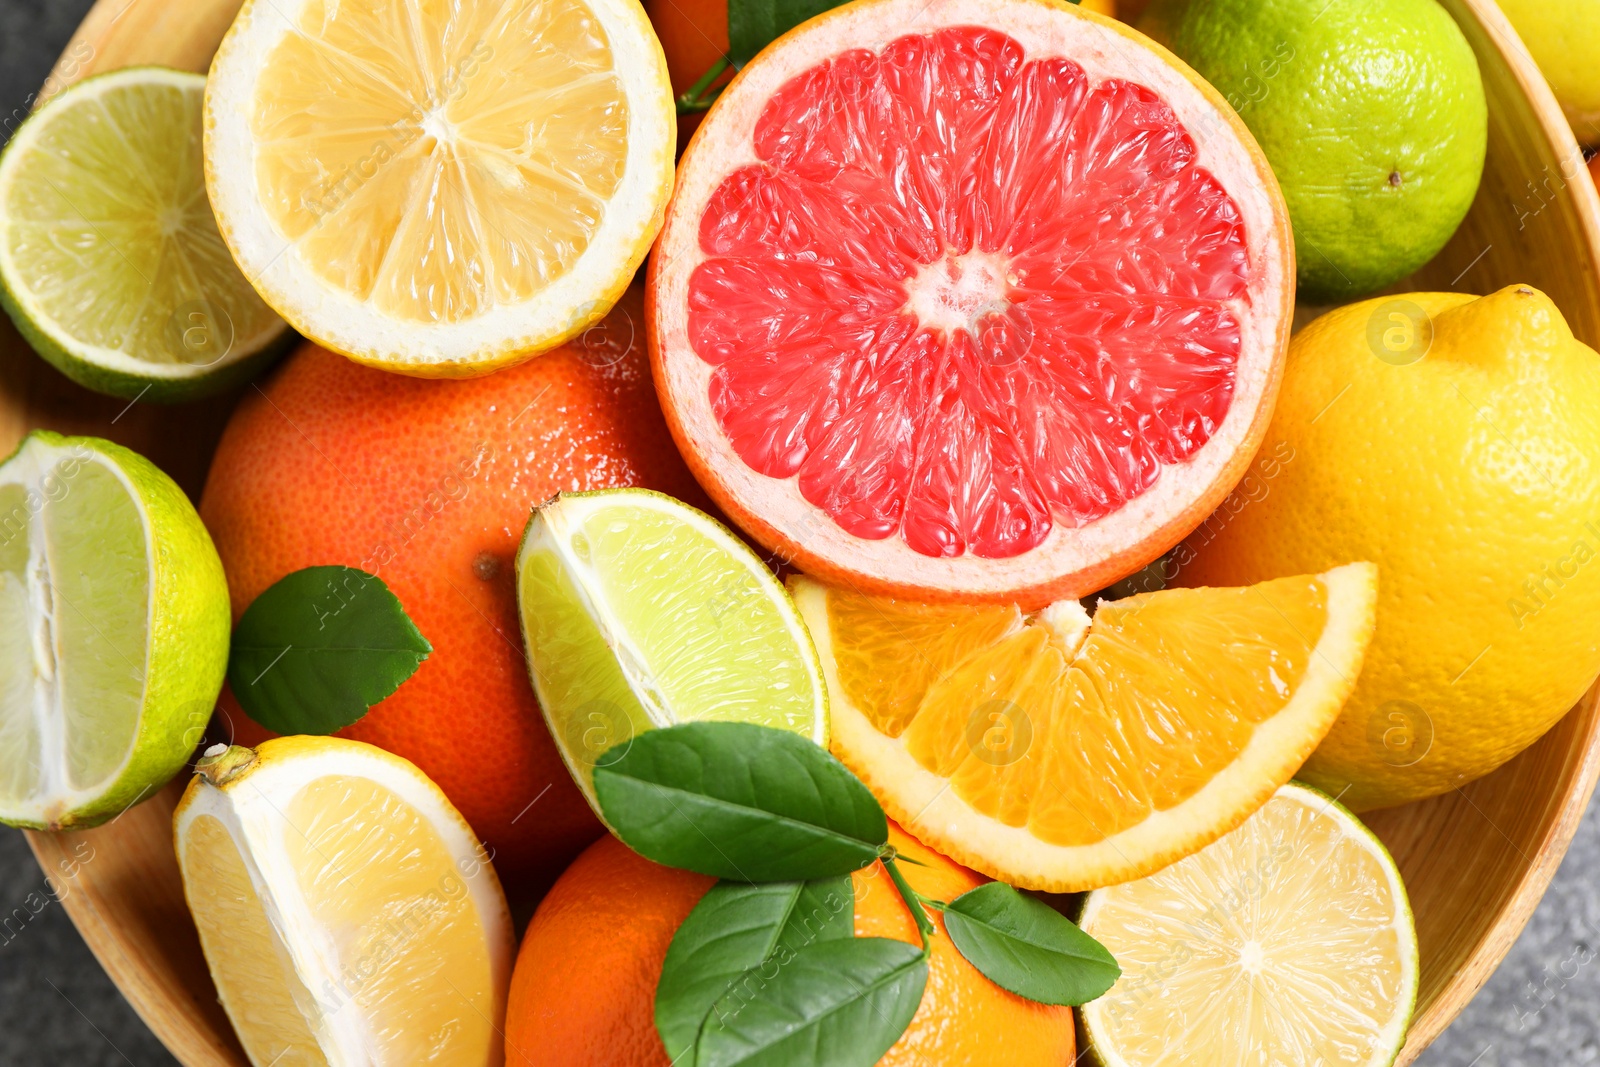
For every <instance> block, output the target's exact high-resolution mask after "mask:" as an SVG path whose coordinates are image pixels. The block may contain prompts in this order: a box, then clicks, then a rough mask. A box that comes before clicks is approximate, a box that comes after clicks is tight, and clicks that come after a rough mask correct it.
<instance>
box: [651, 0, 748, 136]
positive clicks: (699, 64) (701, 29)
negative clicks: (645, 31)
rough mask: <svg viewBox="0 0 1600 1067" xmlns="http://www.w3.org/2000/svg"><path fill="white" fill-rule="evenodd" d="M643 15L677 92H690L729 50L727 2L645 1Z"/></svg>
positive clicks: (702, 0) (700, 0)
mask: <svg viewBox="0 0 1600 1067" xmlns="http://www.w3.org/2000/svg"><path fill="white" fill-rule="evenodd" d="M644 12H645V14H646V15H649V16H650V24H651V25H652V26H654V27H655V30H656V36H657V37H659V38H660V39H661V50H662V51H663V52H665V53H666V55H667V72H668V73H669V74H671V75H672V91H673V92H674V93H679V94H681V93H683V92H685V91H687V90H688V89H689V88H690V86H692V85H694V83H695V82H697V81H699V80H700V76H701V75H702V74H704V73H705V72H706V71H708V70H710V69H711V65H712V64H713V63H715V62H716V61H717V60H719V59H721V58H722V57H723V55H725V54H726V53H727V51H728V0H644ZM680 121H681V118H680Z"/></svg>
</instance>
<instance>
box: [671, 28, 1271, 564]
mask: <svg viewBox="0 0 1600 1067" xmlns="http://www.w3.org/2000/svg"><path fill="white" fill-rule="evenodd" d="M753 148H754V152H755V155H756V157H757V160H758V162H756V163H753V164H750V165H748V166H745V167H742V168H740V169H738V170H736V171H734V172H733V173H732V174H730V175H729V176H728V177H727V178H726V179H724V180H723V181H722V183H721V185H720V186H719V187H718V188H717V189H716V190H715V192H713V194H712V195H711V198H710V200H709V202H708V204H707V207H706V210H705V214H704V215H703V217H702V218H701V220H700V228H699V243H700V248H701V250H702V251H703V252H704V253H705V255H706V256H707V257H708V258H706V259H705V260H704V261H703V262H702V263H700V264H699V266H698V267H696V269H695V271H694V273H693V275H692V277H691V279H690V283H689V294H688V335H689V342H690V345H691V346H692V347H693V349H694V351H695V352H696V354H697V355H698V356H699V357H700V358H701V359H703V360H705V361H706V362H708V363H710V364H712V365H714V366H715V368H716V369H715V371H714V373H713V375H712V377H711V382H710V387H709V389H710V402H711V407H712V411H713V414H714V415H715V417H716V419H717V421H718V423H719V424H720V426H721V428H722V429H723V431H724V432H725V433H726V434H727V435H728V438H729V440H730V441H731V443H732V445H733V448H734V449H735V451H736V452H737V453H738V455H739V456H740V458H741V459H743V461H744V462H745V463H746V464H747V465H748V466H750V467H751V468H752V469H754V470H755V471H758V472H759V473H761V474H764V475H768V476H770V477H773V478H785V479H786V478H790V477H795V478H797V486H798V489H799V492H800V493H801V495H802V496H804V497H805V499H806V500H808V501H809V502H810V503H812V504H814V505H816V506H817V507H819V508H821V509H823V510H824V511H825V512H826V513H827V514H828V515H829V516H830V517H831V518H832V519H833V520H834V521H835V522H836V523H837V524H838V525H839V526H840V527H841V528H843V529H844V530H845V531H847V532H849V533H850V534H853V535H855V536H857V537H861V538H867V539H882V538H887V537H900V538H902V539H903V540H904V542H905V543H906V544H907V545H908V546H909V547H910V548H912V549H913V550H915V551H916V552H918V553H921V554H923V555H927V556H946V557H948V556H960V555H963V554H966V553H971V554H973V555H976V556H979V557H985V558H1006V557H1014V556H1018V555H1021V554H1023V553H1026V552H1027V551H1029V550H1030V549H1032V548H1034V547H1036V546H1038V545H1039V544H1040V543H1041V542H1042V541H1043V540H1044V539H1045V538H1046V536H1048V534H1049V532H1050V530H1051V528H1052V527H1053V526H1054V525H1055V524H1058V523H1059V524H1063V525H1065V526H1068V527H1075V526H1081V525H1083V524H1085V523H1088V522H1092V521H1094V520H1096V519H1099V518H1102V517H1104V516H1106V515H1108V514H1111V513H1112V512H1114V511H1116V510H1118V509H1119V508H1121V507H1122V506H1123V505H1124V504H1125V503H1126V502H1127V501H1129V500H1131V499H1133V498H1135V497H1137V496H1138V495H1140V494H1141V493H1143V492H1144V491H1145V490H1147V489H1148V488H1149V487H1150V486H1151V485H1152V484H1153V483H1154V481H1155V479H1156V478H1157V476H1158V475H1159V473H1160V471H1161V469H1162V468H1163V467H1164V466H1169V465H1173V464H1178V463H1181V462H1183V461H1184V460H1185V459H1187V458H1188V457H1190V456H1192V455H1193V454H1194V453H1195V452H1196V451H1197V450H1198V449H1199V448H1200V447H1201V446H1202V445H1204V444H1205V443H1206V441H1208V440H1209V439H1210V438H1211V436H1212V434H1213V433H1214V432H1215V431H1216V429H1217V428H1218V427H1219V426H1220V425H1221V423H1222V421H1223V420H1224V418H1225V417H1226V416H1227V413H1228V409H1229V406H1230V404H1231V402H1232V399H1233V391H1234V384H1235V371H1236V366H1237V362H1238V359H1239V356H1240V349H1241V343H1242V342H1241V331H1240V324H1239V321H1238V319H1237V317H1236V315H1235V310H1234V308H1235V302H1236V301H1238V300H1240V299H1241V298H1244V297H1245V295H1246V291H1247V284H1248V275H1249V270H1250V263H1249V256H1248V253H1247V250H1246V241H1245V232H1244V224H1243V221H1242V219H1241V216H1240V213H1239V210H1238V207H1237V205H1236V204H1235V203H1234V201H1233V200H1232V199H1231V198H1230V196H1229V195H1228V193H1227V192H1226V191H1225V190H1224V189H1223V187H1222V186H1221V184H1220V183H1219V182H1218V181H1217V179H1216V178H1215V177H1214V176H1213V175H1211V174H1210V173H1209V172H1208V171H1207V170H1206V169H1205V168H1203V167H1200V166H1198V165H1196V163H1195V157H1196V149H1195V145H1194V142H1193V140H1192V139H1191V137H1190V135H1189V133H1188V131H1186V130H1185V129H1184V128H1183V126H1182V125H1181V124H1180V123H1179V122H1178V120H1177V117H1176V116H1175V115H1174V113H1173V112H1172V110H1171V109H1170V108H1169V107H1168V106H1167V104H1166V103H1165V102H1164V101H1163V100H1162V99H1161V98H1160V97H1158V96H1157V95H1156V94H1155V93H1154V92H1152V91H1151V90H1149V89H1147V88H1145V87H1143V86H1140V85H1136V84H1133V83H1131V82H1126V81H1106V82H1102V83H1100V84H1097V85H1092V84H1090V83H1089V80H1088V78H1087V77H1086V75H1085V74H1084V71H1083V69H1082V68H1081V67H1079V66H1078V65H1077V64H1076V63H1074V62H1072V61H1071V60H1070V59H1065V58H1051V57H1033V58H1029V57H1025V56H1024V55H1023V50H1022V48H1021V46H1020V45H1019V44H1017V42H1016V41H1014V40H1012V39H1011V38H1009V37H1007V36H1006V35H1004V34H1001V33H998V32H995V31H992V30H987V29H983V28H980V27H970V26H968V27H955V28H950V29H946V30H941V31H939V32H937V33H932V34H924V35H910V36H905V37H902V38H900V39H898V40H895V41H892V42H890V43H889V44H888V45H887V46H886V47H885V48H884V49H883V50H882V51H881V52H876V53H875V52H870V51H867V50H854V51H849V52H845V53H842V54H840V55H838V56H836V57H834V58H832V59H830V60H828V61H827V62H825V63H823V64H820V65H818V66H817V67H815V68H813V69H811V70H809V71H806V72H804V73H802V74H800V75H798V76H796V77H795V78H793V79H791V80H790V81H789V82H788V83H787V84H786V85H785V86H783V87H782V88H781V89H779V90H778V91H777V92H776V93H775V94H774V95H773V96H772V98H771V99H770V100H769V101H768V102H767V103H766V106H765V108H764V110H763V111H762V113H761V116H760V117H759V119H758V120H757V122H756V126H755V131H754V144H753Z"/></svg>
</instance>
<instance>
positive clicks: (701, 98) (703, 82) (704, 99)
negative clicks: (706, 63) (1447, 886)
mask: <svg viewBox="0 0 1600 1067" xmlns="http://www.w3.org/2000/svg"><path fill="white" fill-rule="evenodd" d="M728 66H729V62H728V57H727V56H723V57H722V58H721V59H719V60H717V61H716V62H715V63H713V64H711V67H710V69H709V70H707V71H706V72H705V73H704V74H702V75H700V80H699V81H697V82H695V83H694V84H693V85H691V86H690V87H689V91H688V92H686V93H684V94H683V95H682V96H680V97H678V114H680V115H687V114H690V113H692V112H695V111H704V110H706V109H707V108H709V107H710V106H711V103H712V101H714V100H715V99H716V98H717V94H718V93H720V92H721V91H722V90H720V89H719V90H717V92H716V93H712V94H711V95H710V96H707V95H706V92H707V90H709V89H710V88H711V83H712V82H714V81H716V80H717V79H718V78H720V77H722V73H723V71H725V70H727V69H728Z"/></svg>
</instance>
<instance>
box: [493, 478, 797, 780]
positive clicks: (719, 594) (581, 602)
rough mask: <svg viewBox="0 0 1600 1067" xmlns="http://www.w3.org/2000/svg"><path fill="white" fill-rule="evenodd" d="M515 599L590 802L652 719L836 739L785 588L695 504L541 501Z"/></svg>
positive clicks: (560, 741) (594, 497)
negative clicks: (610, 759) (610, 754)
mask: <svg viewBox="0 0 1600 1067" xmlns="http://www.w3.org/2000/svg"><path fill="white" fill-rule="evenodd" d="M517 603H518V607H519V609H520V611H521V614H522V634H523V640H524V641H526V643H527V649H528V666H529V670H530V672H531V674H532V676H533V688H534V691H535V692H536V693H537V694H538V696H539V704H540V706H542V707H543V708H544V715H545V719H546V721H547V722H548V723H549V725H550V732H551V734H552V735H554V737H555V739H556V744H557V745H558V746H559V747H560V749H561V755H562V758H564V759H565V760H566V762H567V766H568V768H569V769H570V770H571V771H572V773H573V776H574V777H575V778H576V779H577V780H578V784H579V785H580V786H581V787H582V788H583V790H584V792H585V793H586V794H587V795H588V796H589V800H590V803H593V802H594V793H593V787H592V783H591V775H592V772H593V769H594V763H595V760H597V759H598V758H599V757H600V756H601V754H603V753H604V752H605V751H606V750H607V749H610V748H612V747H613V746H616V745H621V744H626V743H628V742H630V741H631V740H632V739H633V738H634V737H636V736H637V735H638V733H639V732H640V731H642V730H649V729H653V728H656V727H661V726H671V725H674V724H675V723H681V722H695V721H700V720H706V719H715V720H729V721H734V722H753V723H759V724H761V725H763V726H775V727H779V728H783V729H788V730H793V731H795V732H797V733H801V734H804V735H805V736H807V737H809V738H811V739H812V740H814V741H816V742H817V743H818V744H819V745H826V744H827V740H828V702H827V695H826V693H825V691H824V689H823V684H822V669H821V666H820V665H819V663H818V661H817V653H816V649H815V648H814V647H813V646H812V643H811V635H810V634H809V633H808V632H807V630H806V628H805V624H804V623H803V622H801V621H800V615H799V612H797V611H796V610H795V606H794V603H793V602H792V601H791V600H790V599H789V594H788V593H786V592H785V591H784V588H783V586H782V585H781V584H780V583H779V582H778V580H777V579H776V578H775V577H774V576H773V574H772V572H771V571H770V570H768V569H767V568H766V566H765V565H764V564H763V563H762V562H761V560H760V559H758V558H757V557H756V555H755V553H753V552H751V551H750V549H749V548H748V547H746V546H745V544H744V542H743V541H740V540H739V539H738V538H737V537H735V536H734V535H733V534H732V533H731V532H729V531H728V529H727V528H726V527H724V526H723V525H721V524H720V523H718V522H716V521H715V520H714V519H712V518H710V517H709V516H707V515H705V514H703V513H701V512H699V511H697V510H695V509H694V508H692V507H689V506H688V505H687V504H683V503H680V502H678V501H676V500H674V499H672V498H671V497H668V496H663V495H661V494H660V493H653V492H650V491H648V490H644V489H608V490H602V491H600V492H593V493H571V494H562V495H561V496H559V497H557V498H556V499H555V500H554V501H552V502H551V503H549V504H546V505H544V506H543V507H540V508H537V509H535V510H534V513H533V517H532V518H530V519H529V520H528V528H527V531H526V532H525V533H524V534H523V538H522V547H521V549H520V551H519V552H518V553H517Z"/></svg>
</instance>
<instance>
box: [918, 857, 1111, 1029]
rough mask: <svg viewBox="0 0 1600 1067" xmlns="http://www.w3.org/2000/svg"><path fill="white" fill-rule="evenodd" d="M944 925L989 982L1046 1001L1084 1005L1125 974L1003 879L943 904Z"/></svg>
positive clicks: (1078, 932) (1101, 949)
mask: <svg viewBox="0 0 1600 1067" xmlns="http://www.w3.org/2000/svg"><path fill="white" fill-rule="evenodd" d="M944 928H945V931H946V932H947V933H949V935H950V940H951V942H953V943H954V944H955V946H956V948H957V949H958V950H959V951H960V953H961V954H962V955H963V956H965V957H966V958H967V960H968V962H970V963H971V964H972V965H973V966H974V967H976V968H978V970H979V971H982V972H983V975H984V977H986V978H988V979H989V981H991V982H993V983H994V984H995V985H997V986H999V987H1000V988H1001V989H1005V990H1008V991H1010V992H1012V993H1015V994H1017V995H1018V996H1019V997H1027V998H1028V999H1029V1000H1036V1001H1038V1002H1039V1003H1041V1004H1071V1005H1073V1006H1074V1007H1076V1006H1077V1005H1079V1004H1087V1003H1088V1002H1089V1001H1091V1000H1093V999H1095V998H1096V997H1098V996H1100V995H1101V994H1102V993H1104V992H1105V991H1106V990H1108V989H1110V988H1111V987H1112V985H1113V984H1115V983H1116V980H1117V979H1118V978H1119V977H1120V976H1121V975H1122V968H1120V967H1118V966H1117V961H1116V960H1115V959H1113V958H1112V956H1111V953H1109V952H1107V951H1106V949H1105V946H1103V945H1101V944H1100V942H1098V941H1096V940H1095V939H1094V938H1092V937H1090V936H1089V935H1088V934H1086V933H1084V932H1083V931H1082V930H1080V929H1078V927H1077V925H1076V924H1075V923H1073V922H1072V921H1071V920H1069V919H1068V918H1066V917H1065V916H1063V915H1062V914H1061V913H1059V912H1057V911H1056V910H1055V909H1054V908H1052V907H1050V906H1049V905H1048V904H1045V903H1043V902H1042V901H1038V900H1035V899H1033V898H1032V897H1028V896H1023V895H1022V894H1021V893H1019V892H1017V891H1016V890H1015V889H1013V888H1011V887H1010V886H1008V885H1006V884H1005V883H1004V882H988V883H986V884H984V885H980V886H979V887H978V888H976V889H973V890H969V891H968V892H965V893H963V894H961V895H960V896H959V897H957V898H956V899H954V900H952V901H951V902H950V903H949V904H946V905H945V908H944Z"/></svg>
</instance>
